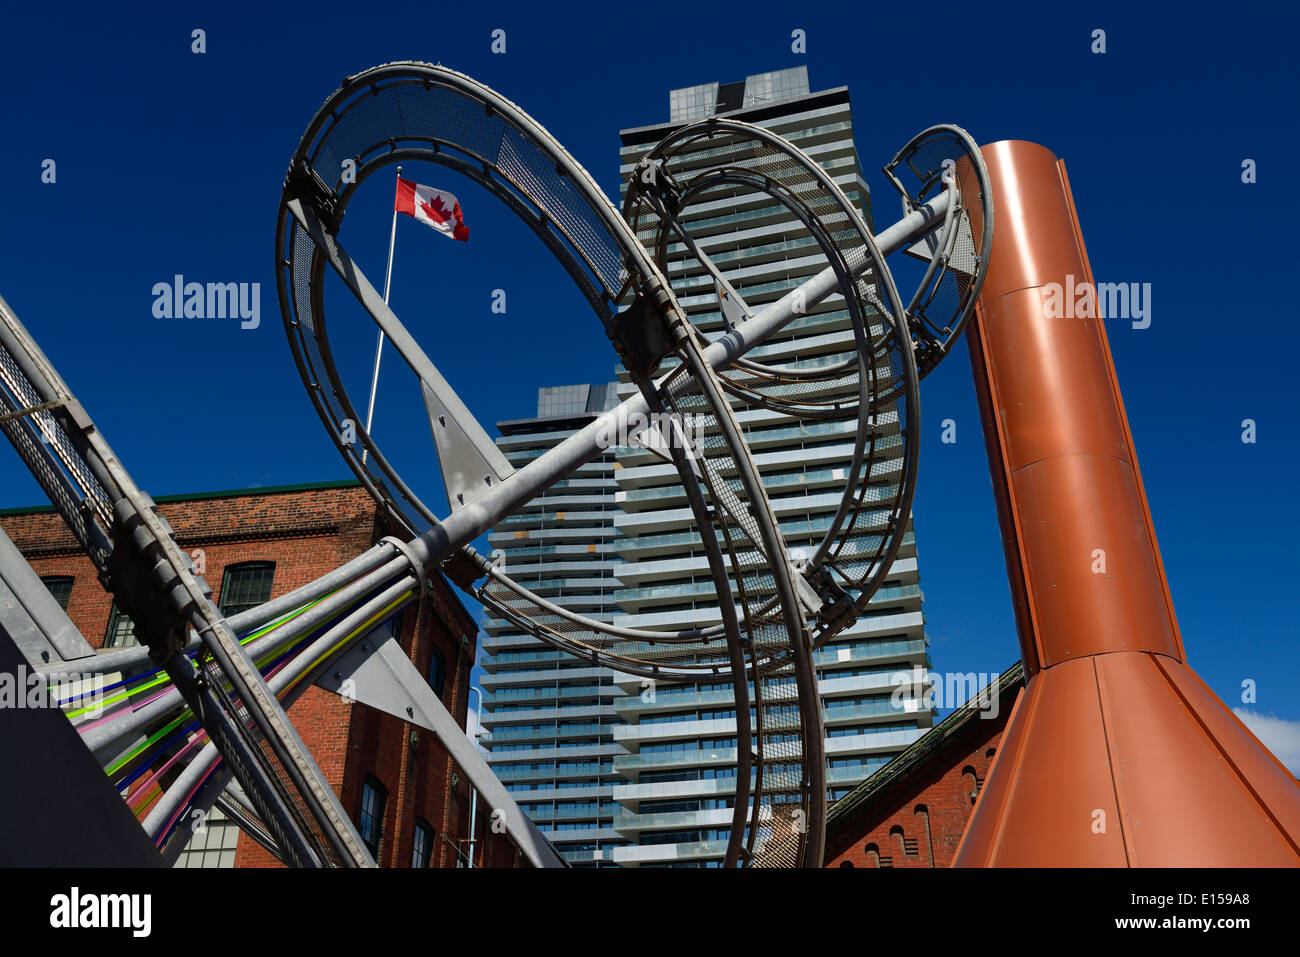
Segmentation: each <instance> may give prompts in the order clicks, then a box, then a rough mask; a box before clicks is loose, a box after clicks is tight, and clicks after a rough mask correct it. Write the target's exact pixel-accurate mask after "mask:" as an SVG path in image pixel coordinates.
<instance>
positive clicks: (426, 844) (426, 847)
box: [411, 821, 433, 867]
mask: <svg viewBox="0 0 1300 957" xmlns="http://www.w3.org/2000/svg"><path fill="white" fill-rule="evenodd" d="M432 858H433V828H431V827H430V826H429V824H428V822H427V821H416V822H415V844H414V847H413V848H412V852H411V866H412V867H428V866H429V861H430V860H432Z"/></svg>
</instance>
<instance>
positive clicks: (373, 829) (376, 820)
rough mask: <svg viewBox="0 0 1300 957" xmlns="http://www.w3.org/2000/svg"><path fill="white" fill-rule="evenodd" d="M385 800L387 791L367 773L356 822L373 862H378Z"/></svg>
mask: <svg viewBox="0 0 1300 957" xmlns="http://www.w3.org/2000/svg"><path fill="white" fill-rule="evenodd" d="M387 801H388V792H387V791H386V790H384V786H383V785H382V784H380V783H379V782H378V781H376V780H375V779H374V778H372V777H370V776H369V775H367V776H366V779H365V781H364V782H362V785H361V816H360V819H359V820H358V822H357V824H358V825H359V827H360V830H361V840H363V841H365V842H366V847H368V848H370V853H371V854H373V855H374V857H375V863H379V839H380V837H381V835H382V834H383V832H384V804H385V803H386V802H387Z"/></svg>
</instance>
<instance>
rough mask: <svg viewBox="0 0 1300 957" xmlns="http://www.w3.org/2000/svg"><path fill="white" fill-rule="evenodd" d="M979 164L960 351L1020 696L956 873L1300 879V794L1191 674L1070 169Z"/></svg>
mask: <svg viewBox="0 0 1300 957" xmlns="http://www.w3.org/2000/svg"><path fill="white" fill-rule="evenodd" d="M982 152H983V154H984V157H985V159H986V160H987V162H988V165H989V172H990V174H991V176H992V181H993V193H994V195H993V208H994V209H996V210H997V229H996V233H995V235H994V239H993V248H992V259H991V261H990V265H989V272H988V278H987V280H986V281H985V285H984V289H983V292H982V295H981V297H980V304H979V312H978V314H977V317H976V319H975V321H974V322H972V323H971V325H970V327H969V329H968V330H967V333H966V335H967V339H968V341H969V345H970V353H971V365H972V366H973V368H974V372H975V385H976V392H977V394H978V395H979V400H980V406H981V417H982V419H983V426H984V435H985V441H986V444H987V447H988V455H989V465H990V469H991V471H992V474H993V486H994V490H995V492H996V494H997V498H998V518H999V522H1000V524H1001V527H1002V534H1003V547H1004V549H1005V552H1006V559H1007V570H1008V574H1009V576H1010V580H1011V590H1012V595H1013V597H1014V599H1015V604H1016V626H1017V630H1018V632H1019V637H1020V649H1021V653H1022V655H1023V657H1024V662H1025V672H1026V676H1027V678H1028V684H1027V686H1026V687H1025V689H1024V691H1023V692H1022V693H1021V696H1020V698H1019V700H1018V701H1017V702H1016V705H1015V708H1014V710H1013V712H1012V715H1011V718H1010V722H1009V723H1008V725H1007V729H1006V732H1005V734H1004V736H1003V739H1002V744H1001V747H1000V749H999V752H998V755H997V759H996V761H995V763H994V765H993V768H992V770H991V771H990V774H989V779H988V781H987V783H986V785H985V787H984V788H983V791H982V793H981V795H980V797H979V802H978V804H977V805H976V808H975V811H974V815H973V816H972V818H971V820H970V822H969V824H968V825H967V828H966V833H965V834H964V835H963V837H962V842H961V845H960V847H959V848H958V851H957V857H956V861H955V864H956V866H993V865H1001V866H1049V865H1067V866H1100V867H1124V866H1128V867H1137V866H1142V867H1167V866H1175V867H1176V866H1277V865H1283V866H1288V865H1289V866H1296V865H1300V786H1297V783H1296V780H1295V778H1294V777H1293V776H1292V775H1291V774H1290V773H1288V772H1287V770H1286V769H1285V768H1284V767H1282V765H1281V764H1280V763H1279V762H1278V761H1277V759H1276V758H1274V757H1273V756H1272V755H1271V754H1270V753H1269V752H1268V751H1267V750H1266V749H1265V748H1264V747H1263V746H1262V745H1261V744H1260V743H1259V741H1258V740H1257V739H1256V738H1255V737H1254V735H1252V734H1251V733H1250V732H1249V731H1248V730H1247V729H1246V727H1245V726H1244V725H1243V724H1242V723H1241V722H1240V721H1239V720H1238V719H1237V718H1236V716H1235V715H1233V714H1232V712H1231V711H1230V710H1229V709H1228V708H1227V707H1226V706H1225V705H1224V704H1223V702H1221V701H1220V700H1219V699H1218V698H1217V697H1216V696H1215V695H1214V693H1213V692H1212V691H1210V689H1209V688H1208V687H1207V686H1206V685H1205V683H1204V682H1202V681H1201V680H1200V678H1198V677H1197V676H1196V675H1195V674H1194V673H1193V672H1192V670H1191V669H1190V668H1188V667H1187V665H1186V664H1185V662H1184V655H1183V645H1182V640H1181V638H1180V636H1179V633H1178V622H1177V620H1176V619H1175V617H1174V609H1173V603H1172V602H1171V600H1170V597H1169V588H1168V585H1167V583H1166V580H1165V573H1164V568H1163V566H1162V565H1161V562H1160V551H1159V548H1158V547H1157V545H1156V539H1155V531H1154V529H1153V527H1152V523H1151V514H1150V512H1149V510H1148V508H1147V501H1146V493H1145V492H1144V491H1143V488H1142V479H1141V476H1140V474H1139V472H1138V465H1137V457H1136V455H1135V454H1134V450H1133V439H1132V436H1131V435H1130V434H1129V428H1128V420H1127V418H1126V417H1125V415H1124V405H1123V402H1122V400H1121V398H1120V391H1119V385H1118V383H1117V381H1116V378H1115V368H1114V365H1113V363H1112V362H1111V356H1110V347H1109V346H1108V345H1107V341H1106V331H1105V329H1104V328H1103V324H1102V320H1101V319H1099V318H1096V315H1097V303H1096V298H1095V296H1092V295H1091V294H1090V292H1089V290H1090V289H1095V285H1094V284H1093V277H1092V271H1091V269H1090V268H1089V265H1088V260H1087V254H1086V253H1085V252H1084V247H1083V237H1082V235H1081V234H1080V231H1079V222H1078V218H1077V216H1076V214H1075V210H1074V200H1073V198H1072V196H1071V194H1070V186H1069V182H1068V181H1067V179H1066V176H1065V166H1064V164H1063V163H1060V162H1058V161H1057V159H1056V157H1054V156H1053V155H1052V154H1051V153H1050V152H1049V151H1048V150H1046V149H1044V148H1043V147H1041V146H1037V145H1035V144H1033V143H1025V142H1018V141H1009V142H1000V143H994V144H992V145H991V146H986V147H984V148H983V150H982ZM1084 283H1087V284H1089V286H1088V287H1083V292H1082V293H1080V292H1079V290H1080V288H1081V287H1082V284H1084ZM1051 284H1058V286H1057V287H1053V286H1052V285H1051ZM1057 289H1059V290H1060V295H1059V296H1057V295H1056V293H1057ZM1045 305H1046V307H1047V308H1045ZM1062 314H1063V315H1062ZM1056 315H1061V317H1060V318H1055V317H1054V316H1056Z"/></svg>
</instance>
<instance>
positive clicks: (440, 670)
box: [429, 648, 447, 701]
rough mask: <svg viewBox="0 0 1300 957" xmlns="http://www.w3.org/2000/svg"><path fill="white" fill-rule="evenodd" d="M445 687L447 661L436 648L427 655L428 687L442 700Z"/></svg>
mask: <svg viewBox="0 0 1300 957" xmlns="http://www.w3.org/2000/svg"><path fill="white" fill-rule="evenodd" d="M446 686H447V659H446V658H444V657H443V656H442V652H441V651H439V650H438V649H437V648H434V649H433V653H432V654H430V655H429V687H431V688H432V689H433V693H434V694H436V695H437V696H438V700H440V701H441V700H442V692H443V690H444V689H445V688H446Z"/></svg>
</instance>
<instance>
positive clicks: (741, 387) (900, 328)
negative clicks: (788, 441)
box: [623, 117, 920, 647]
mask: <svg viewBox="0 0 1300 957" xmlns="http://www.w3.org/2000/svg"><path fill="white" fill-rule="evenodd" d="M701 157H703V158H704V159H703V162H701ZM720 197H721V198H722V199H725V200H730V205H729V206H728V207H727V208H728V209H732V210H740V211H741V213H742V214H743V215H748V216H750V217H751V218H752V219H754V220H755V222H764V221H767V220H768V219H772V218H774V217H784V216H793V217H794V218H795V219H796V220H797V221H798V223H799V224H800V226H801V227H802V229H795V230H788V231H786V232H785V233H784V234H783V237H782V240H781V241H780V242H779V243H774V244H773V243H769V244H768V245H766V246H762V247H760V248H758V249H755V250H750V252H751V253H757V254H758V255H773V256H775V255H785V256H786V257H787V258H789V257H790V256H791V255H794V256H796V257H797V264H796V266H794V267H792V268H798V269H801V270H803V271H811V272H816V271H817V270H818V269H820V268H822V266H823V265H825V267H826V268H828V269H830V270H832V271H833V272H834V274H835V277H836V279H837V280H838V287H839V291H840V294H841V296H842V303H834V302H832V303H826V304H824V305H823V306H822V307H820V308H818V309H816V310H809V314H808V316H807V318H806V319H803V320H799V321H798V322H799V323H801V324H802V325H803V326H804V327H805V329H804V331H805V332H806V331H807V328H808V327H813V326H816V327H818V328H824V329H825V330H827V334H826V335H825V336H824V337H823V338H824V339H825V340H826V341H827V345H825V346H824V347H823V348H824V349H825V350H826V352H827V354H825V355H821V356H816V355H814V356H811V357H802V358H801V360H800V361H798V362H795V363H792V364H777V363H774V362H772V361H763V360H757V361H756V360H753V359H751V358H749V357H743V358H741V359H739V360H738V361H736V362H735V363H734V364H733V365H732V366H731V367H729V368H728V369H726V370H724V371H723V372H722V373H721V375H720V379H721V382H722V384H723V386H724V388H725V389H726V390H727V391H728V393H729V394H730V395H732V396H733V397H735V398H736V399H738V400H740V401H741V402H743V403H744V408H746V409H750V410H755V409H765V410H768V411H773V412H778V413H781V414H783V415H788V416H790V417H792V418H793V419H795V420H797V421H799V422H800V423H801V427H802V428H805V429H807V430H808V431H809V432H810V433H811V434H813V435H817V434H819V432H826V431H827V430H830V431H829V432H828V433H827V434H837V430H838V434H840V435H842V436H843V438H844V439H846V440H848V441H851V442H852V455H851V461H850V464H849V466H848V468H847V469H844V470H835V471H836V472H840V473H842V474H830V473H828V475H827V476H826V477H825V484H827V485H830V486H831V487H836V486H838V487H842V488H843V489H844V491H843V494H842V495H841V497H840V501H839V505H838V507H837V509H836V511H835V513H834V515H833V517H831V518H830V519H829V521H826V522H825V524H824V527H822V528H818V529H816V530H815V531H816V532H817V533H818V537H817V538H816V539H814V540H813V541H812V543H811V550H812V557H811V559H810V560H809V563H808V564H809V567H810V569H811V570H812V571H813V572H814V573H816V571H817V570H819V569H826V570H829V571H830V572H831V573H832V574H833V575H834V576H835V578H836V579H837V583H838V587H840V588H843V589H847V590H849V591H851V592H854V593H855V594H854V595H853V596H852V597H853V599H854V604H855V607H856V608H858V609H859V610H860V609H861V608H863V607H864V606H865V605H866V604H867V603H868V602H869V601H870V600H871V597H872V595H873V594H874V593H875V592H876V590H877V589H878V588H879V587H880V584H881V583H882V582H883V581H884V578H885V575H886V574H887V572H888V570H889V568H890V566H891V565H892V564H893V561H894V559H895V558H896V557H897V555H898V552H899V549H900V548H901V545H902V541H903V537H904V531H905V528H906V525H907V521H908V518H909V516H910V512H911V503H912V498H913V494H914V491H915V484H916V466H917V456H918V452H919V441H920V430H919V426H918V422H917V420H918V417H919V406H920V403H919V397H918V394H917V383H918V377H917V374H916V367H915V359H914V356H913V352H912V341H911V337H910V335H909V334H908V330H907V325H906V321H905V318H904V316H905V310H904V309H903V306H902V301H901V299H900V298H899V295H898V291H897V288H896V287H895V285H894V282H893V278H892V276H891V274H890V271H889V269H888V268H887V266H886V264H885V261H884V257H883V255H882V254H881V253H880V251H879V249H878V248H877V246H876V244H875V241H874V238H873V237H872V234H871V231H870V230H869V229H868V228H867V226H866V223H865V222H864V221H863V219H862V217H861V215H860V214H859V212H858V210H857V208H856V207H855V206H854V205H853V203H852V202H851V201H850V200H849V199H848V197H847V196H846V195H845V194H844V192H843V191H842V190H841V189H840V188H839V186H838V185H837V184H836V183H835V181H834V180H833V179H831V178H830V176H829V175H827V173H826V172H825V170H823V169H822V167H821V166H820V165H819V164H817V163H816V162H815V161H813V160H812V159H811V158H809V157H808V156H807V155H806V154H804V153H803V152H802V151H801V150H799V149H798V148H797V147H795V146H794V145H793V144H791V143H789V142H788V141H786V140H785V139H783V138H781V137H779V136H777V135H776V134H773V133H771V132H770V131H768V130H765V129H763V128H761V127H758V126H754V125H752V124H749V123H744V122H741V121H737V120H729V119H720V118H716V117H715V118H711V119H708V120H704V121H702V122H699V123H696V124H693V125H691V126H687V127H684V128H683V129H681V130H678V131H676V132H675V133H672V134H670V135H669V136H668V137H666V138H665V139H664V140H663V141H661V142H660V143H659V144H657V145H656V146H655V147H654V148H653V149H651V150H650V152H649V153H648V154H646V156H645V157H644V158H643V159H642V160H641V162H640V164H639V165H638V167H637V170H636V171H634V175H633V177H632V178H631V179H630V181H629V184H628V189H627V195H626V198H625V200H624V204H623V215H624V216H625V217H626V218H627V220H628V222H629V223H630V224H631V225H632V226H633V228H634V229H636V232H637V236H638V238H639V239H640V240H641V242H642V243H643V244H645V245H646V247H647V248H648V249H650V250H651V251H652V252H653V254H654V257H655V262H656V264H657V265H658V266H659V268H660V270H661V271H664V272H665V273H666V272H667V271H668V270H669V268H670V266H669V254H670V252H671V253H672V254H673V255H674V256H675V257H677V256H680V255H681V253H682V251H685V253H686V255H687V256H688V257H690V259H691V260H693V262H692V265H691V266H690V267H689V268H688V269H687V270H686V273H685V275H684V276H679V277H678V280H677V281H678V287H677V288H678V293H679V294H680V295H685V296H691V294H692V292H693V291H694V290H695V289H696V288H698V289H699V290H700V292H701V293H702V295H698V296H694V297H692V298H693V300H694V303H693V304H695V305H697V306H698V307H699V309H704V308H706V304H708V305H712V304H713V301H716V308H717V311H716V312H713V311H706V312H700V311H698V310H697V311H696V313H695V314H693V315H692V321H693V323H694V324H695V325H693V329H694V330H695V334H696V337H697V338H698V339H699V340H701V341H704V339H705V336H706V335H707V334H709V332H711V331H713V330H715V329H724V330H725V329H727V328H731V327H732V325H734V324H736V323H743V322H744V321H746V320H747V318H748V317H749V316H750V315H752V310H751V304H750V303H747V302H745V300H744V299H743V298H742V297H741V293H742V292H746V291H747V290H746V288H745V282H744V280H745V277H744V276H743V274H734V275H732V276H731V277H728V276H727V275H726V274H725V272H724V268H723V266H724V265H725V262H726V261H727V260H728V258H730V257H732V256H734V255H735V253H734V252H733V250H732V249H731V247H732V246H734V245H735V242H734V240H731V239H730V238H729V239H728V242H727V246H726V248H725V249H724V248H723V247H722V246H721V245H720V244H718V243H717V242H716V241H714V242H711V237H710V230H711V229H712V228H713V224H712V223H711V222H710V217H711V215H712V213H711V209H712V207H710V206H707V205H706V204H709V203H712V202H714V201H715V200H717V199H719V198H720ZM692 207H695V208H696V209H699V210H701V212H698V213H696V212H694V211H693V209H692ZM697 223H698V225H699V230H698V231H699V233H700V235H698V236H696V235H693V233H694V232H695V231H696V224H697ZM805 233H806V235H805ZM723 235H727V234H723ZM776 247H780V248H776ZM733 280H734V285H733ZM784 292H785V289H784V288H781V287H776V288H767V287H764V286H758V287H755V288H754V289H753V291H752V294H751V295H752V298H753V299H754V300H755V302H757V301H759V300H766V299H768V298H775V297H779V296H780V295H782V294H783V293H784ZM710 293H712V294H713V296H714V297H716V299H715V300H710V297H709V294H710ZM846 324H847V325H848V327H849V328H850V329H851V330H852V339H851V341H848V342H846V341H844V340H845V337H844V335H843V331H842V330H843V328H844V326H845V325H846ZM793 327H794V324H792V327H791V328H793ZM837 331H838V333H839V334H838V335H836V332H837ZM777 348H779V346H778V347H777ZM832 350H838V351H832ZM845 350H847V353H846V352H845ZM764 351H766V352H768V353H771V352H772V351H773V350H772V349H771V348H770V347H769V348H767V349H766V350H764ZM802 355H803V354H802V353H801V356H802ZM803 423H807V424H806V425H804V424H803ZM769 471H772V472H775V467H772V468H770V469H769ZM784 479H785V476H784V475H783V474H782V473H780V472H775V474H771V475H769V476H768V477H767V479H766V481H767V482H768V483H769V485H770V486H771V487H773V488H780V487H781V483H782V481H783V480H784ZM834 633H835V632H834V630H833V629H832V628H830V627H825V626H823V627H821V628H820V629H819V631H818V633H817V635H816V637H815V639H814V647H816V646H820V645H821V644H824V643H825V641H827V640H829V639H830V637H831V636H832V635H833V634H834Z"/></svg>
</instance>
